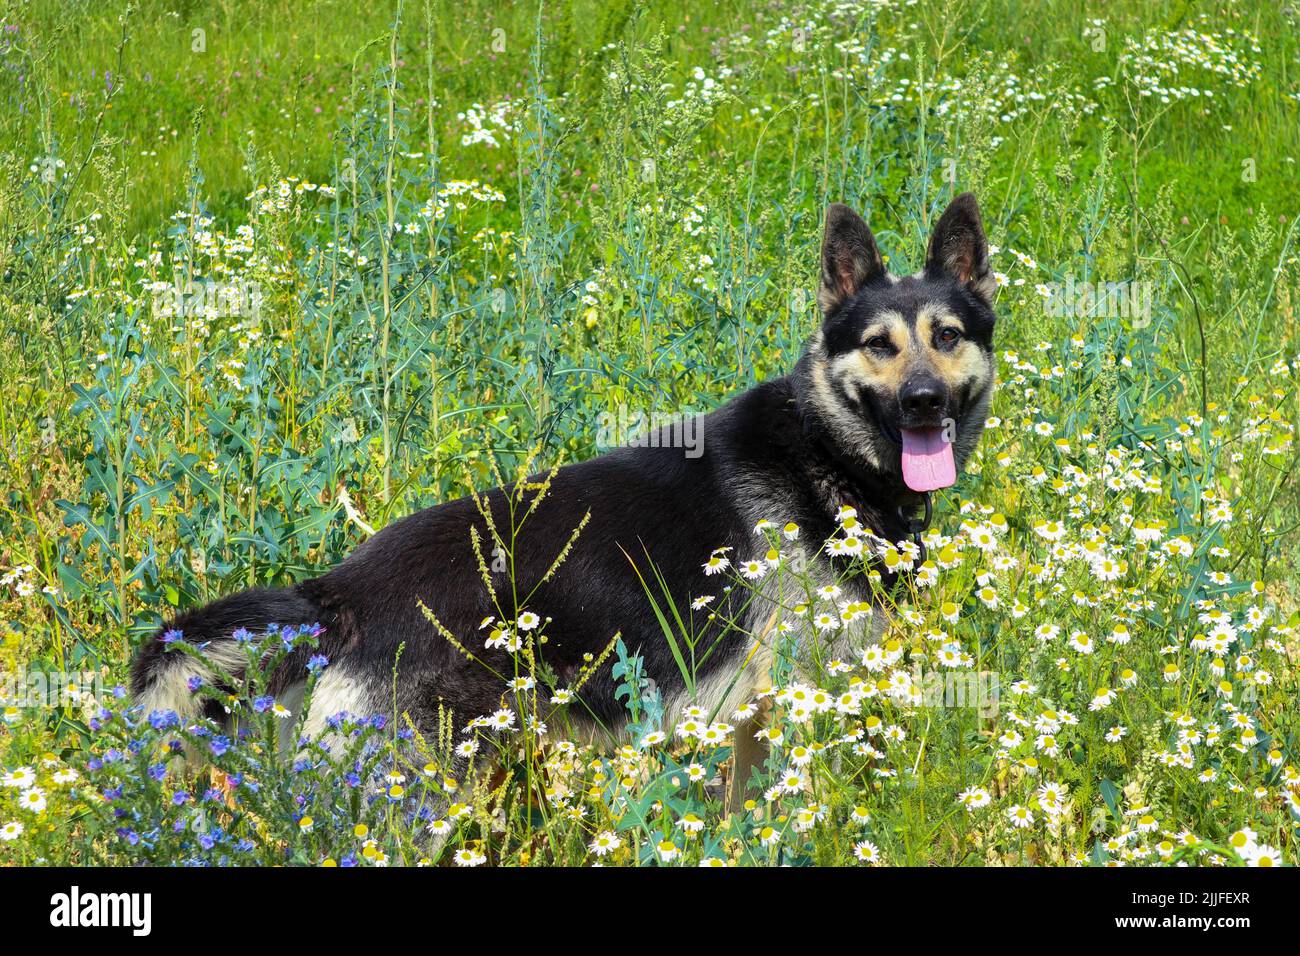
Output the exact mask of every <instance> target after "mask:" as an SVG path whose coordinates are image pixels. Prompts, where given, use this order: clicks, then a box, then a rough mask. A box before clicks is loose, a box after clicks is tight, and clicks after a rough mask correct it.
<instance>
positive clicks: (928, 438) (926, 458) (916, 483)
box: [902, 428, 957, 491]
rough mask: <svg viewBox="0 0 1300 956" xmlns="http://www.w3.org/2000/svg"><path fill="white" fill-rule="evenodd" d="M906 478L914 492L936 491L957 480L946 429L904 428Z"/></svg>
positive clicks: (904, 473)
mask: <svg viewBox="0 0 1300 956" xmlns="http://www.w3.org/2000/svg"><path fill="white" fill-rule="evenodd" d="M902 432H903V481H904V482H906V483H907V487H909V488H911V489H912V490H913V491H934V490H935V489H936V488H947V487H948V486H949V485H952V484H956V482H957V464H956V462H954V461H953V458H952V442H950V441H945V440H944V437H943V429H942V428H904V429H903V430H902Z"/></svg>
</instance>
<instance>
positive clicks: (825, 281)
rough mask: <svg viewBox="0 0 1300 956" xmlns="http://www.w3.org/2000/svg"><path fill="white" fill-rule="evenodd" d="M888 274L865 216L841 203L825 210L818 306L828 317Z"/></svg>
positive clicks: (833, 204) (831, 205)
mask: <svg viewBox="0 0 1300 956" xmlns="http://www.w3.org/2000/svg"><path fill="white" fill-rule="evenodd" d="M884 274H885V263H884V261H883V260H882V259H881V258H880V250H879V249H877V248H876V237H875V236H873V235H872V234H871V230H870V229H868V228H867V224H866V223H865V222H863V221H862V217H861V216H859V215H858V214H857V213H856V212H854V211H853V210H852V209H850V208H849V207H848V206H845V205H843V204H842V203H831V204H830V205H829V206H827V207H826V234H825V236H823V237H822V277H821V286H820V288H819V289H818V290H817V304H818V305H820V306H821V307H822V313H823V314H826V315H829V314H830V313H831V312H834V311H835V310H836V309H838V308H839V307H840V306H841V305H843V304H844V302H845V300H847V299H849V298H851V297H852V296H853V295H854V294H856V293H857V292H858V290H860V289H861V288H862V287H863V286H865V285H866V284H867V283H868V282H871V281H872V280H873V279H877V278H879V277H880V276H882V275H884Z"/></svg>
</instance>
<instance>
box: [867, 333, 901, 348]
mask: <svg viewBox="0 0 1300 956" xmlns="http://www.w3.org/2000/svg"><path fill="white" fill-rule="evenodd" d="M893 347H894V343H893V342H891V341H890V340H889V336H887V335H873V336H872V337H871V338H869V339H867V348H869V349H874V350H875V351H877V352H888V351H890V350H891V349H893Z"/></svg>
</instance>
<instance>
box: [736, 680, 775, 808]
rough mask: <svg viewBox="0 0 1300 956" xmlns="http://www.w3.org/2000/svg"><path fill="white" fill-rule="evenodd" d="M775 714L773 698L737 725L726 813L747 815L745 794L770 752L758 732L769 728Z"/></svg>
mask: <svg viewBox="0 0 1300 956" xmlns="http://www.w3.org/2000/svg"><path fill="white" fill-rule="evenodd" d="M771 713H772V699H771V697H764V698H763V699H762V700H760V701H759V704H758V712H757V713H755V714H754V715H753V716H752V717H747V718H746V719H744V720H742V721H740V722H739V723H737V724H736V730H735V744H734V746H733V748H732V753H731V781H730V786H729V787H728V792H727V810H728V811H729V812H731V813H744V812H745V799H746V795H745V791H746V790H747V789H748V788H749V781H750V779H751V778H752V777H753V775H754V771H755V770H756V769H761V768H762V766H763V764H764V762H765V761H766V760H767V756H768V754H769V753H770V752H771V750H770V748H769V747H768V744H767V741H766V740H760V739H759V738H758V736H757V734H758V732H759V731H761V730H762V729H763V728H765V727H766V726H767V723H768V720H769V718H770V717H771Z"/></svg>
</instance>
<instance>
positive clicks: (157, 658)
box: [131, 588, 321, 719]
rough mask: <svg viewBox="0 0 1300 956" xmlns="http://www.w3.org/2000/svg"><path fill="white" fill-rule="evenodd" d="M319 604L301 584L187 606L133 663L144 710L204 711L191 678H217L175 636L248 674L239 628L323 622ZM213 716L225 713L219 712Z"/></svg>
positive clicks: (230, 670) (226, 667)
mask: <svg viewBox="0 0 1300 956" xmlns="http://www.w3.org/2000/svg"><path fill="white" fill-rule="evenodd" d="M320 618H321V609H320V607H319V606H318V605H317V604H316V603H315V602H313V601H312V600H310V599H309V598H307V597H306V596H305V595H303V594H302V593H300V591H299V589H298V588H252V589H250V590H247V591H241V592H239V593H237V594H231V595H229V596H227V597H223V598H221V599H219V600H217V601H214V602H213V603H211V604H208V605H206V606H204V607H201V608H197V609H196V610H193V611H186V612H184V613H182V614H180V615H178V616H177V617H176V618H175V619H174V620H172V621H171V622H170V623H169V624H167V625H165V626H164V627H162V628H160V629H159V630H158V632H157V633H156V634H154V635H153V636H152V637H151V638H149V640H147V641H145V642H144V644H143V645H141V647H140V650H139V651H138V652H137V654H136V657H135V662H134V663H133V664H132V665H131V691H132V693H133V694H134V696H135V701H136V703H138V704H141V705H143V707H144V709H145V712H146V713H149V712H150V711H155V710H160V711H166V710H171V711H175V712H176V713H177V714H178V715H179V716H180V717H181V718H182V719H189V718H194V717H197V716H199V714H200V712H202V710H203V708H202V706H201V701H202V700H203V698H202V697H201V696H200V695H198V694H196V693H195V692H194V691H193V690H192V689H191V683H192V681H193V680H194V679H195V678H197V679H199V680H203V681H209V682H210V681H212V680H213V679H214V676H215V675H214V672H213V668H212V667H210V666H208V665H207V664H206V663H205V662H204V660H200V659H198V658H196V657H195V656H194V655H192V654H187V653H185V652H183V651H179V650H177V649H175V648H171V649H169V646H170V645H171V644H172V643H174V642H176V641H184V642H185V643H186V644H189V645H191V646H192V647H196V648H198V649H200V651H201V653H202V656H203V658H206V660H207V661H210V662H211V663H212V664H213V665H215V666H216V667H217V668H220V669H221V670H222V671H224V672H225V673H226V674H229V675H230V676H231V677H234V678H235V679H239V678H242V677H243V673H244V668H245V665H246V663H247V658H246V657H245V656H244V653H243V651H242V650H241V649H240V648H239V646H238V645H237V643H236V641H235V638H234V634H235V632H236V631H238V630H239V629H240V628H247V629H248V630H250V631H252V632H254V633H257V632H258V631H263V630H265V629H266V628H267V627H268V626H269V625H271V624H279V625H298V624H316V623H319V622H320ZM208 716H211V717H215V718H218V719H219V718H220V716H221V715H220V714H218V713H209V714H208Z"/></svg>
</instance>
